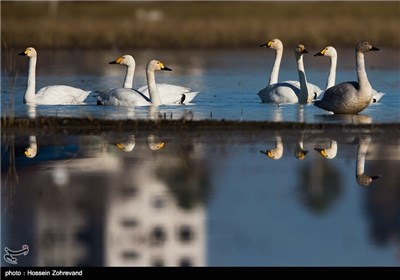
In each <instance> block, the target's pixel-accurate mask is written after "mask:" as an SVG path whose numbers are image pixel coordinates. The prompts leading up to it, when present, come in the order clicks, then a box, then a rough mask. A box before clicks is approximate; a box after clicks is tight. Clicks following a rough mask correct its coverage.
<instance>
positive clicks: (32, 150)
mask: <svg viewBox="0 0 400 280" xmlns="http://www.w3.org/2000/svg"><path fill="white" fill-rule="evenodd" d="M25 155H26V156H27V157H28V158H34V157H35V156H36V155H37V142H36V136H34V135H31V136H29V147H28V148H26V150H25Z"/></svg>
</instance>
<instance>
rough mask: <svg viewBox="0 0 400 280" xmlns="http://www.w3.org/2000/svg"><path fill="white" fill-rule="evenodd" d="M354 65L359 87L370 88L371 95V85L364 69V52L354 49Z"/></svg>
mask: <svg viewBox="0 0 400 280" xmlns="http://www.w3.org/2000/svg"><path fill="white" fill-rule="evenodd" d="M356 66H357V78H358V83H359V84H360V89H365V90H368V89H371V96H372V87H371V84H370V83H369V81H368V77H367V72H366V71H365V61H364V53H362V52H359V51H356Z"/></svg>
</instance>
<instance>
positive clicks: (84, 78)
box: [2, 48, 400, 123]
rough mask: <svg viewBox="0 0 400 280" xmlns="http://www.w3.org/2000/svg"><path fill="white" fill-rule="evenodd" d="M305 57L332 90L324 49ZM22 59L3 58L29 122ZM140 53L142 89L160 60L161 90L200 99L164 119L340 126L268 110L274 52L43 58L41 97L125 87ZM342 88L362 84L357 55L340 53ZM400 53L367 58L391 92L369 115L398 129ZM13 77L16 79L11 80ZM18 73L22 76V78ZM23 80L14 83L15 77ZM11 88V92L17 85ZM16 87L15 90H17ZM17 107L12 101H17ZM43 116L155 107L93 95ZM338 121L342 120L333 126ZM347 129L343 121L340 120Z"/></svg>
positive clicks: (53, 54)
mask: <svg viewBox="0 0 400 280" xmlns="http://www.w3.org/2000/svg"><path fill="white" fill-rule="evenodd" d="M309 51H310V53H311V54H308V55H307V54H306V55H305V58H304V59H305V67H306V74H307V78H308V81H309V82H312V83H315V84H317V85H318V86H320V87H321V88H322V89H323V88H324V87H325V85H326V79H327V75H328V68H329V59H328V58H325V57H313V56H312V54H313V53H316V52H318V51H319V49H315V50H313V49H310V50H309ZM16 53H18V51H15V54H14V53H8V54H3V59H2V108H3V114H9V108H10V105H9V104H10V96H12V93H14V94H15V96H14V100H15V101H14V103H15V105H14V106H15V107H14V109H13V111H15V115H17V116H26V115H28V114H29V112H28V111H29V109H28V108H27V106H26V105H24V104H23V102H22V100H23V94H24V92H25V88H26V80H27V69H28V60H27V58H25V57H20V56H18V55H16ZM128 53H130V54H132V55H133V56H134V57H135V59H136V64H137V68H136V74H135V81H134V87H135V88H138V87H139V86H141V85H143V84H145V83H146V79H145V74H144V73H145V71H144V69H145V65H146V63H147V62H148V61H149V60H151V59H154V58H157V59H159V60H161V61H162V62H164V63H165V64H166V65H167V66H169V67H171V68H172V69H173V72H169V73H165V72H162V73H157V75H156V80H157V81H158V82H160V83H171V84H176V85H181V86H187V87H190V88H192V89H193V90H195V91H200V94H199V95H198V96H197V97H196V98H195V99H194V100H193V104H191V105H187V106H161V107H160V111H161V113H162V114H165V115H167V116H168V117H172V118H181V117H182V115H183V114H184V112H185V111H188V110H190V111H191V113H192V115H193V118H194V119H210V118H212V119H229V120H262V121H263V120H268V121H292V122H303V121H305V122H312V123H315V122H318V123H319V122H324V121H332V119H331V118H330V117H329V115H327V112H325V111H323V110H321V109H318V108H316V107H315V106H312V105H308V106H305V110H304V115H303V116H302V117H299V115H298V110H299V109H298V107H299V106H298V105H283V106H282V108H283V110H279V109H278V108H277V107H276V105H273V104H263V103H261V102H260V99H259V97H258V96H257V93H258V91H259V90H260V89H262V88H264V87H265V86H266V83H267V82H268V80H269V74H270V71H271V67H272V63H273V59H274V52H273V51H272V50H269V49H264V48H255V49H254V50H232V51H179V52H178V51H132V50H121V51H86V52H81V51H74V50H70V51H41V52H39V56H38V65H37V67H38V68H37V85H36V86H37V90H38V89H39V88H41V87H43V86H47V85H51V84H67V85H71V86H76V87H79V88H82V89H86V90H98V89H104V88H113V87H121V86H122V83H123V76H124V74H125V68H124V67H121V66H119V65H109V64H108V62H109V61H112V60H115V59H116V58H117V57H119V56H121V55H123V54H128ZM338 53H339V58H338V73H337V79H336V80H337V82H342V81H349V80H356V73H355V70H354V69H355V61H354V60H355V59H354V52H353V50H349V49H344V50H340V49H339V50H338ZM399 59H400V58H399V53H398V52H397V51H396V50H382V51H380V52H374V53H370V54H367V55H366V65H367V71H368V77H369V79H370V82H371V84H372V85H373V87H374V88H375V89H377V90H378V91H380V92H384V93H386V95H385V96H384V97H383V98H382V99H381V102H379V103H378V104H373V105H371V106H369V107H368V108H367V109H366V110H364V111H363V112H362V115H365V116H367V117H369V120H365V121H368V122H375V123H382V122H398V121H399V117H400V111H399V105H400V75H399V73H400V72H399V69H400V65H399V63H398V62H399ZM8 73H9V74H8ZM16 74H17V75H16ZM15 75H16V79H14V80H13V79H12V77H15ZM279 79H280V80H281V81H284V80H297V79H298V75H297V71H296V62H295V59H294V55H293V53H292V52H291V51H290V50H286V52H285V53H284V58H283V61H282V66H281V71H280V77H279ZM10 84H11V86H9V85H10ZM14 85H15V87H14ZM11 100H12V98H11ZM36 115H40V116H61V117H69V116H81V117H88V116H90V117H98V118H105V119H127V118H128V119H132V118H133V119H134V118H140V119H145V118H148V117H149V115H148V108H146V107H137V108H121V107H118V108H115V107H107V106H96V104H95V99H94V98H92V97H91V96H90V97H88V99H87V104H86V105H83V106H38V107H37V108H36ZM333 121H337V120H336V119H333ZM340 122H342V120H340Z"/></svg>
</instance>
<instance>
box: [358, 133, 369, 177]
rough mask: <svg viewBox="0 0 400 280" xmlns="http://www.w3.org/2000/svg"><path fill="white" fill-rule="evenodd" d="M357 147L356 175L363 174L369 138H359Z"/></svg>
mask: <svg viewBox="0 0 400 280" xmlns="http://www.w3.org/2000/svg"><path fill="white" fill-rule="evenodd" d="M359 141H360V144H359V145H358V148H357V162H356V176H359V175H362V174H364V169H365V157H366V156H367V151H368V146H369V143H370V142H371V139H370V138H364V139H360V140H359Z"/></svg>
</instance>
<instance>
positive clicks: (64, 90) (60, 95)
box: [19, 47, 90, 105]
mask: <svg viewBox="0 0 400 280" xmlns="http://www.w3.org/2000/svg"><path fill="white" fill-rule="evenodd" d="M19 55H23V56H27V57H29V70H28V84H27V88H26V91H25V95H24V103H27V104H40V105H67V104H82V103H83V101H84V100H85V99H86V97H87V96H88V95H89V93H90V91H85V90H82V89H79V88H75V87H70V86H64V85H53V86H47V87H43V88H41V89H39V91H38V92H37V93H36V94H35V87H36V62H37V52H36V50H35V49H34V48H32V47H29V48H26V49H25V51H23V52H21V53H19Z"/></svg>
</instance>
